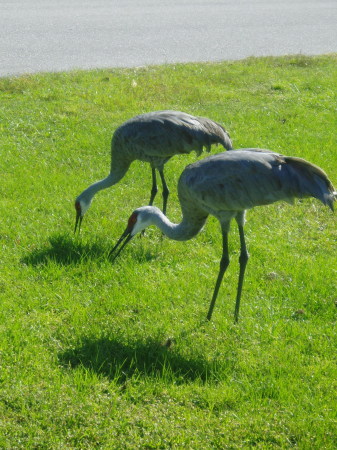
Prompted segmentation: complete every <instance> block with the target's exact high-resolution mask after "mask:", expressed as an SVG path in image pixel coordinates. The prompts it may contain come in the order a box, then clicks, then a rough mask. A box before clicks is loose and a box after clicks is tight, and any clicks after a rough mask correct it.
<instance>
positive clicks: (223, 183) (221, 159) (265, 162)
mask: <svg viewBox="0 0 337 450" xmlns="http://www.w3.org/2000/svg"><path fill="white" fill-rule="evenodd" d="M284 164H285V160H284V158H283V157H282V156H281V155H279V154H277V153H273V152H265V151H259V150H256V149H253V150H252V151H249V149H244V150H235V151H233V152H225V153H219V154H217V155H213V156H210V157H208V158H205V159H203V160H201V161H198V162H196V163H194V164H191V165H190V166H188V167H187V168H186V169H185V171H184V172H183V174H182V176H181V179H180V180H179V192H180V195H181V196H183V197H185V199H186V201H187V198H188V199H189V201H191V202H194V203H195V204H197V205H198V206H199V207H200V209H203V210H205V211H207V212H209V213H210V214H214V215H217V213H219V212H221V211H231V210H232V211H240V210H245V209H249V208H252V207H254V206H258V205H266V204H269V203H273V202H275V201H278V200H286V201H291V200H292V197H293V195H292V187H291V186H290V187H289V186H288V183H287V182H286V181H287V180H286V177H284V176H283V167H284Z"/></svg>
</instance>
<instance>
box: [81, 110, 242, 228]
mask: <svg viewBox="0 0 337 450" xmlns="http://www.w3.org/2000/svg"><path fill="white" fill-rule="evenodd" d="M212 144H221V145H222V146H223V147H224V148H226V149H227V150H229V149H232V148H233V147H232V142H231V140H230V138H229V135H228V134H227V132H226V130H225V129H224V128H223V127H222V126H221V125H220V124H218V123H216V122H214V121H213V120H210V119H207V118H205V117H196V116H192V115H190V114H186V113H183V112H180V111H155V112H150V113H147V114H142V115H139V116H136V117H133V118H132V119H130V120H127V121H126V122H124V123H123V124H122V125H121V126H120V127H119V128H118V129H117V130H116V131H115V133H114V135H113V137H112V142H111V169H110V174H109V175H108V176H107V177H106V178H104V179H103V180H100V181H98V182H96V183H94V184H92V185H90V186H89V187H88V188H87V189H85V190H84V191H83V192H82V193H81V194H80V195H79V196H78V197H77V198H76V200H75V209H76V223H75V231H76V228H77V225H78V224H79V228H80V225H81V221H82V218H83V216H84V214H85V212H86V211H87V210H88V208H89V206H90V203H91V201H92V198H93V196H94V195H95V194H96V193H97V192H98V191H100V190H102V189H106V188H108V187H110V186H112V185H114V184H116V183H118V182H119V181H120V180H121V179H122V178H123V177H124V175H125V174H126V172H127V171H128V169H129V167H130V165H131V163H132V162H133V161H134V160H136V159H137V160H140V161H145V162H148V163H150V165H151V169H152V190H151V197H150V201H149V204H150V205H152V203H153V201H154V198H155V196H156V193H157V181H156V170H158V172H159V175H160V178H161V181H162V186H163V211H164V213H166V206H167V198H168V195H169V190H168V187H167V184H166V181H165V177H164V165H165V164H166V163H167V161H168V160H169V159H170V158H172V156H174V155H178V154H183V153H191V152H192V151H196V153H197V154H198V155H200V154H201V152H202V150H203V149H204V148H205V149H206V150H207V151H208V152H209V151H210V149H211V146H212Z"/></svg>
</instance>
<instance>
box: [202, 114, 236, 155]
mask: <svg viewBox="0 0 337 450" xmlns="http://www.w3.org/2000/svg"><path fill="white" fill-rule="evenodd" d="M198 121H199V122H200V124H201V125H202V126H203V127H204V128H205V129H206V131H207V133H206V134H205V144H204V145H205V147H206V148H207V151H209V150H210V148H211V145H212V144H221V145H222V146H223V147H225V149H226V150H232V149H233V144H232V141H231V139H230V136H229V134H228V132H227V131H226V130H225V128H224V127H223V126H222V125H220V124H219V123H217V122H214V121H213V120H210V119H207V118H206V117H198Z"/></svg>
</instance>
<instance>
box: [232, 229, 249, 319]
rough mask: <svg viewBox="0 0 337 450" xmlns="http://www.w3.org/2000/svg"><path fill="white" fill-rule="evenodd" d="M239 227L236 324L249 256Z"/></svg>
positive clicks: (242, 232)
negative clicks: (239, 248)
mask: <svg viewBox="0 0 337 450" xmlns="http://www.w3.org/2000/svg"><path fill="white" fill-rule="evenodd" d="M238 227H239V233H240V246H241V252H240V257H239V263H240V273H239V282H238V290H237V293H236V303H235V312H234V320H235V322H237V321H238V320H239V309H240V299H241V292H242V286H243V279H244V276H245V270H246V265H247V262H248V258H249V254H248V251H247V247H246V241H245V234H244V231H243V225H240V224H238Z"/></svg>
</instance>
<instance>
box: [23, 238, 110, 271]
mask: <svg viewBox="0 0 337 450" xmlns="http://www.w3.org/2000/svg"><path fill="white" fill-rule="evenodd" d="M106 252H107V247H106V242H104V241H99V240H97V239H96V240H95V241H94V242H84V241H82V240H80V239H79V238H73V237H71V236H69V235H67V234H55V235H52V236H50V237H49V238H48V243H46V244H44V245H43V246H42V247H41V248H33V249H31V251H30V253H29V254H28V255H26V256H24V257H23V258H22V259H21V262H22V263H24V264H28V265H32V266H38V265H41V264H47V263H48V262H50V261H54V262H56V263H58V264H60V265H70V264H79V263H82V262H83V261H87V260H89V259H98V258H103V257H104V256H105V254H106Z"/></svg>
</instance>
